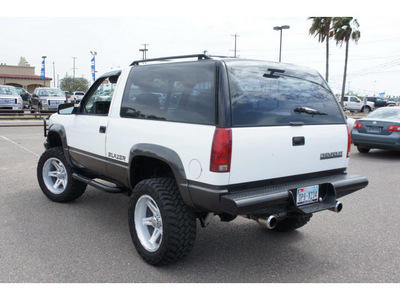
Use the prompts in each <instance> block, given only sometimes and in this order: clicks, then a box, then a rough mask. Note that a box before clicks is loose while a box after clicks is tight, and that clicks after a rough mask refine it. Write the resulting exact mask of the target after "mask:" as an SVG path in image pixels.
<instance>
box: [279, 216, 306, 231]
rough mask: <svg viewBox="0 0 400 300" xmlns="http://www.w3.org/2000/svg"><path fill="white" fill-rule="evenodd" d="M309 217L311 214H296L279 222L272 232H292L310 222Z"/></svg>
mask: <svg viewBox="0 0 400 300" xmlns="http://www.w3.org/2000/svg"><path fill="white" fill-rule="evenodd" d="M311 217H312V214H296V215H293V216H290V217H288V218H286V219H283V220H281V221H278V223H277V224H276V226H275V228H274V229H272V230H274V231H277V232H287V231H292V230H295V229H297V228H300V227H303V226H304V225H306V224H307V223H308V221H310V219H311Z"/></svg>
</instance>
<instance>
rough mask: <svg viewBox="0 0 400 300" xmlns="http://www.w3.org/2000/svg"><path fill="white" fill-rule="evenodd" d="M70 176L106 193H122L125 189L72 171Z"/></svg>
mask: <svg viewBox="0 0 400 300" xmlns="http://www.w3.org/2000/svg"><path fill="white" fill-rule="evenodd" d="M72 178H74V179H76V180H78V181H81V182H83V183H86V184H88V185H90V186H92V187H94V188H96V189H99V190H102V191H104V192H107V193H113V194H118V193H124V192H126V191H127V190H126V189H125V188H122V187H112V186H108V185H105V184H102V183H100V182H97V181H95V180H93V179H90V178H87V177H85V176H83V175H80V174H78V173H72Z"/></svg>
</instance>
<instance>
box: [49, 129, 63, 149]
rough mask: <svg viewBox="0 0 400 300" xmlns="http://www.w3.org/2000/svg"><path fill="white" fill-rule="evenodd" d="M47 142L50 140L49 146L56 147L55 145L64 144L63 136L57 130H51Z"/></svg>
mask: <svg viewBox="0 0 400 300" xmlns="http://www.w3.org/2000/svg"><path fill="white" fill-rule="evenodd" d="M47 142H48V147H49V148H54V147H61V146H62V141H61V137H60V135H59V134H58V133H57V132H54V131H50V132H49V133H48V134H47Z"/></svg>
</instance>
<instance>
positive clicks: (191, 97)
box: [37, 55, 368, 265]
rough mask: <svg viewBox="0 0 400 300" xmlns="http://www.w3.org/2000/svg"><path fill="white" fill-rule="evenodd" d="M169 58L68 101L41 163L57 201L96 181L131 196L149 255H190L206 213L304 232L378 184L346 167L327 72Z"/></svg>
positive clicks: (345, 146)
mask: <svg viewBox="0 0 400 300" xmlns="http://www.w3.org/2000/svg"><path fill="white" fill-rule="evenodd" d="M193 57H194V58H197V60H195V61H184V62H181V61H180V59H183V58H185V59H191V58H193ZM168 59H169V60H172V62H169V63H156V59H152V60H147V61H146V64H143V65H142V64H141V63H142V62H143V61H136V62H134V63H132V65H131V66H129V67H128V68H126V69H124V70H118V71H112V72H110V73H107V74H104V75H103V76H102V77H100V78H99V79H98V80H97V81H96V82H95V83H94V84H93V86H92V87H91V88H90V89H89V91H88V92H87V94H86V95H85V97H84V98H83V100H82V102H81V104H80V106H79V107H73V106H72V104H65V105H62V106H60V107H59V111H58V114H54V115H52V116H51V118H50V120H49V127H48V133H47V141H46V143H45V146H46V151H45V152H44V153H43V155H42V157H41V158H40V160H39V163H38V168H37V175H38V181H39V185H40V187H41V189H42V191H43V192H44V193H45V194H46V195H47V197H49V198H50V199H51V200H53V201H56V202H68V201H73V200H75V199H76V198H78V197H79V196H81V195H82V194H83V192H84V191H85V188H86V186H87V185H91V186H93V187H96V188H99V189H101V190H103V191H106V192H111V193H126V194H127V195H129V196H130V197H131V203H130V206H129V226H130V232H131V236H132V240H133V243H134V245H135V247H136V249H137V251H138V252H139V253H140V255H141V256H142V257H143V258H144V260H145V261H147V262H148V263H150V264H154V265H159V264H166V263H170V262H173V261H175V260H177V259H180V258H182V257H183V256H185V255H186V254H187V253H188V252H189V251H190V250H191V249H192V247H193V245H194V241H195V237H196V219H198V220H199V221H200V224H201V225H202V226H203V227H204V226H206V225H207V224H208V222H209V220H210V217H211V216H213V215H218V216H219V217H220V219H221V220H222V221H231V220H233V219H234V218H236V217H237V216H239V215H240V216H245V217H247V218H250V219H254V220H256V221H258V222H259V223H260V224H263V225H265V226H266V227H268V228H269V229H271V230H275V231H288V230H293V229H296V228H299V227H301V226H303V225H305V224H306V223H307V222H308V221H309V220H310V218H311V216H312V214H313V213H315V212H318V211H322V210H326V209H329V210H333V211H336V212H339V211H340V210H341V209H342V204H341V203H340V202H338V201H337V198H339V197H342V196H345V195H348V194H350V193H352V192H354V191H357V190H359V189H361V188H363V187H365V186H366V185H367V184H368V180H367V179H366V178H365V177H362V176H358V175H349V174H347V172H346V168H347V165H348V161H349V153H350V146H351V137H350V132H349V129H348V127H347V125H346V120H345V116H344V115H343V112H342V110H341V108H340V106H339V105H338V103H337V101H336V100H335V97H334V95H333V93H332V91H331V90H330V89H329V87H328V85H327V83H326V82H325V81H324V80H323V78H322V77H321V76H320V75H319V74H318V73H317V72H315V71H312V70H309V69H305V68H301V67H298V66H293V65H286V64H278V63H272V62H265V61H253V60H245V59H214V58H211V57H209V56H206V55H189V56H185V57H169V58H160V59H159V60H160V61H165V60H168ZM98 179H101V181H99V180H98ZM104 181H107V182H108V183H107V182H106V183H105V182H104Z"/></svg>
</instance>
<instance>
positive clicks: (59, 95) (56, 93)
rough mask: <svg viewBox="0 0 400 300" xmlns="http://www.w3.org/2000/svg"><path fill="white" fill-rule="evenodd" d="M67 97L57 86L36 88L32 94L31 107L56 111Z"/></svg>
mask: <svg viewBox="0 0 400 300" xmlns="http://www.w3.org/2000/svg"><path fill="white" fill-rule="evenodd" d="M66 100H67V98H66V95H65V92H63V91H62V90H61V89H58V88H36V89H35V91H34V92H33V94H32V107H33V108H37V109H43V110H54V111H56V110H57V108H58V106H59V105H60V104H64V103H65V102H66Z"/></svg>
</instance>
